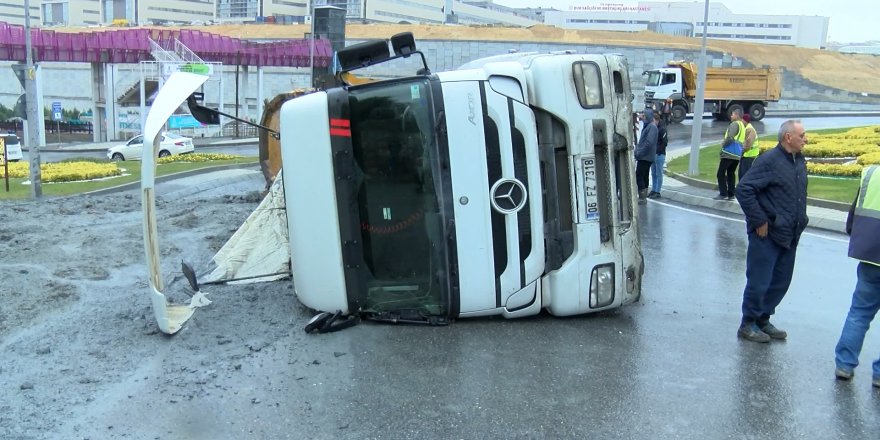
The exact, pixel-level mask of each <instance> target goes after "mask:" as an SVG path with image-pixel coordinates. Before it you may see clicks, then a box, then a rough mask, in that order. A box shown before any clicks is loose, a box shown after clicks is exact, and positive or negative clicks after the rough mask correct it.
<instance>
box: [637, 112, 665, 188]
mask: <svg viewBox="0 0 880 440" xmlns="http://www.w3.org/2000/svg"><path fill="white" fill-rule="evenodd" d="M642 118H643V122H644V124H645V125H644V127H643V128H642V134H641V135H640V136H639V143H638V145H636V151H635V156H636V187H637V188H638V190H639V203H640V204H645V203H647V202H648V176H649V173H650V171H651V164H653V163H654V159H655V157H656V155H657V122H658V121H659V120H660V115H658V114H655V113H654V111H653V110H651V109H645V111H644V113H642Z"/></svg>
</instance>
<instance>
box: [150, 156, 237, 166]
mask: <svg viewBox="0 0 880 440" xmlns="http://www.w3.org/2000/svg"><path fill="white" fill-rule="evenodd" d="M241 158H242V156H236V155H233V154H216V153H191V154H178V155H176V156H165V157H161V158H159V160H158V161H156V163H158V164H163V163H172V162H210V161H212V160H233V159H241Z"/></svg>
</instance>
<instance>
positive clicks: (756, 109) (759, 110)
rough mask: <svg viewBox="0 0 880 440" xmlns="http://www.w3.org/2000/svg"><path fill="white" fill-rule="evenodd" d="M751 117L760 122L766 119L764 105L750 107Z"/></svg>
mask: <svg viewBox="0 0 880 440" xmlns="http://www.w3.org/2000/svg"><path fill="white" fill-rule="evenodd" d="M749 115H750V116H751V117H752V120H753V121H760V120H761V119H764V105H763V104H759V103H755V104H752V106H751V107H749Z"/></svg>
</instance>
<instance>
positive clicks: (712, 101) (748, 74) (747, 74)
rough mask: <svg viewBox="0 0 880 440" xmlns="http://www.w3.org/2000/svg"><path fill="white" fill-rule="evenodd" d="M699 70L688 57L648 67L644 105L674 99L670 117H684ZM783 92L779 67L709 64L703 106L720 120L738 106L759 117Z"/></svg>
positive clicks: (691, 102)
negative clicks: (711, 65) (663, 64)
mask: <svg viewBox="0 0 880 440" xmlns="http://www.w3.org/2000/svg"><path fill="white" fill-rule="evenodd" d="M697 73H698V71H697V66H696V65H695V64H694V63H692V62H686V61H670V62H669V63H667V65H666V66H665V67H662V68H659V69H654V70H649V71H646V72H645V75H647V80H646V83H645V106H646V107H654V108H655V109H661V108H662V106H663V103H664V101H666V100H667V99H671V100H672V114H671V120H672V121H673V122H681V121H683V120H684V118H685V116H686V115H687V114H688V113H692V112H693V110H694V103H695V99H696V95H697ZM781 93H782V74H781V72H780V71H779V69H777V68H757V69H752V68H737V67H725V68H709V69H707V70H706V90H705V95H704V102H703V108H704V111H706V112H709V113H712V115H713V116H714V117H715V118H716V119H718V120H729V119H730V115H731V114H733V112H735V111H737V110H739V111H740V112H742V114H746V113H748V114H749V115H751V117H752V120H754V121H759V120H761V119H762V118H764V113H765V109H766V108H767V105H768V103H770V102H776V101H779V97H780V94H781Z"/></svg>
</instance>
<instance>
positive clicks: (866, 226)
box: [849, 165, 880, 266]
mask: <svg viewBox="0 0 880 440" xmlns="http://www.w3.org/2000/svg"><path fill="white" fill-rule="evenodd" d="M877 237H880V166H878V165H872V166H869V167H865V168H864V169H863V170H862V181H861V185H860V186H859V198H858V199H857V200H856V206H855V210H854V211H853V223H852V233H850V238H849V256H850V257H851V258H855V259H856V260H860V261H864V262H865V263H871V264H874V265H877V266H880V240H878V239H877Z"/></svg>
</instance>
